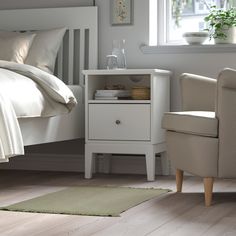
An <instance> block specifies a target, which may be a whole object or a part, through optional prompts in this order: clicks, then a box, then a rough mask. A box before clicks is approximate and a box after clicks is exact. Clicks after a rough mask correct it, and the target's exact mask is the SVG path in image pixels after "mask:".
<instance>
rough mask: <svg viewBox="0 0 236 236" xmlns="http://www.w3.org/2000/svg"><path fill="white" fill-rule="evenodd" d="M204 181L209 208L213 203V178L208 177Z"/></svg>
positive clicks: (206, 202) (206, 203)
mask: <svg viewBox="0 0 236 236" xmlns="http://www.w3.org/2000/svg"><path fill="white" fill-rule="evenodd" d="M203 181H204V191H205V206H207V207H209V206H210V205H211V201H212V191H213V183H214V178H213V177H206V178H204V179H203Z"/></svg>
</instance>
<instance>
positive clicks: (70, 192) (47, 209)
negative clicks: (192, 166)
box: [1, 186, 169, 216]
mask: <svg viewBox="0 0 236 236" xmlns="http://www.w3.org/2000/svg"><path fill="white" fill-rule="evenodd" d="M168 191H169V190H165V189H153V188H151V189H150V188H149V189H146V188H128V187H95V186H94V187H86V186H79V187H72V188H67V189H64V190H61V191H58V192H54V193H49V194H46V195H44V196H41V197H36V198H33V199H30V200H26V201H23V202H19V203H16V204H13V205H10V206H6V207H2V208H1V210H8V211H22V212H39V213H53V214H72V215H90V216H119V215H120V213H122V212H124V211H126V210H127V209H129V208H131V207H134V206H136V205H138V204H140V203H142V202H144V201H147V200H149V199H151V198H154V197H157V196H159V195H161V194H163V193H166V192H168Z"/></svg>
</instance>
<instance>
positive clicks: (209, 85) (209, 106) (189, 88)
mask: <svg viewBox="0 0 236 236" xmlns="http://www.w3.org/2000/svg"><path fill="white" fill-rule="evenodd" d="M216 83H217V81H216V80H215V79H212V78H208V77H204V76H199V75H194V74H188V73H184V74H182V75H181V76H180V87H181V96H182V109H183V110H184V111H215V93H216Z"/></svg>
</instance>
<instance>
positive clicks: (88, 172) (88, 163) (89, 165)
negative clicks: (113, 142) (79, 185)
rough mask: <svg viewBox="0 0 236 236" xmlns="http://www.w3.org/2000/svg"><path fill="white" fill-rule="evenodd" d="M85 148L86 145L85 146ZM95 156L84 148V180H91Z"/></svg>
mask: <svg viewBox="0 0 236 236" xmlns="http://www.w3.org/2000/svg"><path fill="white" fill-rule="evenodd" d="M85 146H86V145H85ZM94 158H95V154H94V153H93V152H92V151H90V150H88V148H86V147H85V176H84V177H85V179H91V178H92V174H93V167H94Z"/></svg>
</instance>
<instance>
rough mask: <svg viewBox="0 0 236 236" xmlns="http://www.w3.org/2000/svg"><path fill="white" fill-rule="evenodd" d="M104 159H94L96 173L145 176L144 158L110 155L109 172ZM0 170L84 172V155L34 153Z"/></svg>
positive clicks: (158, 169) (158, 158)
mask: <svg viewBox="0 0 236 236" xmlns="http://www.w3.org/2000/svg"><path fill="white" fill-rule="evenodd" d="M104 161H105V159H104V157H103V155H99V156H97V158H96V168H95V169H96V171H97V172H99V173H107V172H110V173H114V174H146V163H145V158H144V156H133V155H132V156H126V155H112V156H111V159H110V170H107V169H106V168H104V166H106V165H104ZM0 169H17V170H41V171H73V172H84V155H82V154H68V155H67V154H45V153H43V154H42V153H34V154H27V155H25V156H18V157H14V158H11V159H10V161H9V163H2V164H1V165H0ZM156 174H157V175H161V174H162V170H161V160H160V157H159V156H157V157H156Z"/></svg>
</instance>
